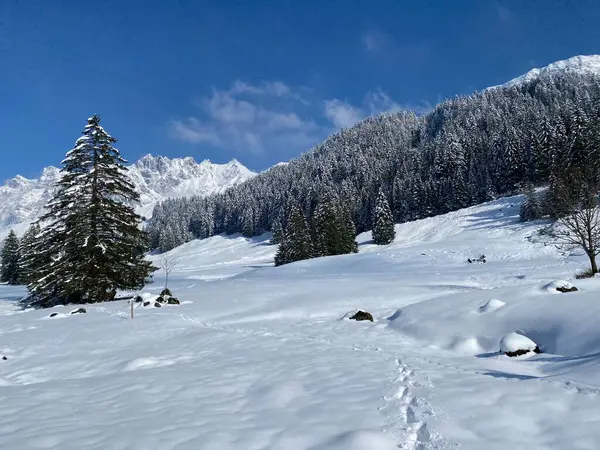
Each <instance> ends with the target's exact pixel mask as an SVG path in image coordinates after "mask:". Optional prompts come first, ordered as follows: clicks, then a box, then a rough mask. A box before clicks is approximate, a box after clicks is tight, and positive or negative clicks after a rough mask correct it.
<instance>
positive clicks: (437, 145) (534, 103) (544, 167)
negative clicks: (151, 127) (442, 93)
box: [148, 73, 600, 250]
mask: <svg viewBox="0 0 600 450" xmlns="http://www.w3.org/2000/svg"><path fill="white" fill-rule="evenodd" d="M599 151H600V79H599V78H597V77H594V76H593V75H590V74H572V73H565V74H556V75H553V76H551V77H546V78H540V79H535V80H532V81H529V82H527V83H523V84H521V85H518V86H511V87H498V88H493V89H488V90H486V91H484V92H480V93H476V94H473V95H470V96H467V97H459V98H456V99H451V100H447V101H444V102H443V103H440V104H439V105H438V106H436V107H435V108H434V109H433V110H432V111H431V112H430V113H429V114H427V115H425V116H422V117H417V116H416V115H414V114H413V113H411V112H396V113H384V114H380V115H377V116H374V117H370V118H368V119H366V120H364V121H363V122H361V123H359V124H357V125H356V126H354V127H352V128H349V129H344V130H342V131H340V132H338V133H336V134H334V135H332V136H331V137H329V138H328V139H327V140H326V141H324V142H323V143H322V144H319V145H317V146H316V147H315V148H314V149H312V150H311V151H309V152H307V153H305V154H304V155H302V156H300V157H299V158H297V159H295V160H292V161H290V163H289V164H287V165H279V166H276V167H273V168H272V169H270V170H268V171H266V172H264V173H262V174H261V175H259V176H257V177H255V178H253V179H251V180H249V181H247V182H245V183H243V184H241V185H239V186H237V187H234V188H232V189H229V190H228V191H226V192H224V193H222V194H218V195H213V196H210V197H207V198H199V197H193V198H187V199H173V200H167V201H165V202H163V203H160V204H158V205H157V206H156V207H155V210H154V213H153V216H152V220H151V222H150V224H149V226H148V231H149V232H150V237H151V245H152V246H153V247H155V248H159V249H161V250H169V249H171V248H173V247H176V246H178V245H180V244H182V243H184V242H186V241H188V240H191V239H193V238H205V237H208V236H211V235H213V234H218V233H223V232H225V233H234V232H241V233H243V234H245V235H247V236H253V235H258V234H261V233H263V232H265V231H271V230H273V229H278V228H280V227H282V226H285V223H286V221H287V215H288V214H289V211H290V210H291V208H292V205H294V204H296V203H297V204H299V205H300V206H301V207H302V209H303V212H304V214H305V215H306V216H309V217H310V216H311V215H312V213H313V211H314V209H315V207H316V204H317V202H318V200H319V199H320V198H323V196H325V194H328V195H330V196H332V197H333V198H337V200H338V201H339V202H340V203H341V204H343V205H344V207H345V208H347V209H348V210H349V211H350V212H351V214H352V216H353V219H354V224H355V226H356V230H357V232H361V231H364V230H367V229H370V228H371V226H372V220H373V209H374V207H375V201H376V198H377V194H378V191H379V189H380V188H381V189H383V192H384V193H385V195H386V196H387V198H388V200H389V204H390V206H391V208H392V211H393V216H394V220H395V221H396V222H405V221H410V220H415V219H420V218H424V217H428V216H433V215H437V214H443V213H446V212H448V211H452V210H456V209H459V208H462V207H465V206H469V205H473V204H477V203H480V202H483V201H486V200H490V199H492V198H494V197H496V196H502V195H508V194H513V193H515V192H516V191H517V190H519V189H520V185H521V184H522V183H523V182H532V183H534V184H536V185H540V184H544V183H548V182H549V181H550V180H551V179H552V178H553V177H555V176H560V173H561V172H562V171H564V170H565V169H566V168H568V167H569V166H572V165H577V166H581V165H588V166H594V167H595V166H597V165H598V164H599V162H600V155H599V154H598V152H599Z"/></svg>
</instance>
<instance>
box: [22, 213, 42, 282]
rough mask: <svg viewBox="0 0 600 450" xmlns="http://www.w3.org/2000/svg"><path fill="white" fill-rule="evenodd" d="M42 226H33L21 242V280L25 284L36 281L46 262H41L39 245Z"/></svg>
mask: <svg viewBox="0 0 600 450" xmlns="http://www.w3.org/2000/svg"><path fill="white" fill-rule="evenodd" d="M40 232H41V230H40V226H39V225H38V224H36V223H34V224H32V225H31V226H30V227H29V228H28V230H27V231H26V232H25V234H24V235H23V237H22V238H21V242H20V247H19V248H20V254H21V255H20V256H21V258H20V260H19V279H20V280H21V282H22V283H23V284H29V283H32V282H33V281H35V277H36V274H37V273H38V269H39V268H41V267H43V265H44V264H45V262H43V261H41V260H40V257H39V256H40V249H39V248H38V245H37V239H38V235H39V234H40Z"/></svg>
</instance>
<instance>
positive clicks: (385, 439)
mask: <svg viewBox="0 0 600 450" xmlns="http://www.w3.org/2000/svg"><path fill="white" fill-rule="evenodd" d="M519 202H520V198H519V197H513V198H507V199H501V200H497V201H494V202H490V203H487V204H484V205H480V206H476V207H472V208H468V209H465V210H461V211H457V212H454V213H450V214H447V215H444V216H439V217H434V218H430V219H425V220H420V221H415V222H411V223H406V224H402V225H398V226H397V227H396V230H397V233H398V234H397V238H396V240H395V242H393V243H392V244H390V245H388V246H383V247H378V246H375V245H373V244H372V243H370V234H369V233H364V234H362V235H360V236H359V243H360V253H359V254H357V255H343V256H336V257H328V258H320V259H315V260H310V261H302V262H299V263H295V264H290V265H287V266H283V267H278V268H274V267H272V263H271V261H272V257H273V255H274V252H275V247H273V246H270V245H268V241H267V240H268V236H263V237H262V238H258V239H245V238H243V237H240V236H214V237H212V238H209V239H205V240H202V241H194V242H190V243H188V244H185V245H183V246H181V247H179V248H177V249H174V250H173V251H172V252H171V254H172V256H175V257H177V258H178V260H179V264H178V266H177V268H176V269H175V271H174V273H173V274H171V281H170V287H171V288H172V290H173V291H174V293H175V295H177V296H178V297H179V298H180V300H182V301H183V304H182V305H181V306H165V307H163V308H160V309H157V308H137V309H136V318H135V319H134V320H133V321H131V320H129V318H128V306H127V304H126V303H125V302H113V303H110V304H102V305H90V306H88V307H87V309H88V313H87V314H85V315H76V316H69V315H64V316H62V315H59V316H57V318H48V314H49V313H50V312H51V311H25V312H21V311H18V310H16V309H15V307H14V305H13V304H12V302H11V299H15V298H18V297H19V296H20V295H22V294H23V291H22V290H21V289H20V288H10V287H6V286H4V287H3V286H0V299H5V300H6V301H3V302H2V301H0V354H2V355H6V356H7V358H8V359H7V360H5V361H3V360H1V358H0V404H1V405H2V408H0V448H27V449H42V448H44V449H80V448H85V449H107V448H111V449H112V448H114V449H117V448H120V449H144V450H152V449H161V450H162V449H179V450H181V449H199V448H201V449H219V450H229V449H240V448H243V449H247V450H259V449H260V450H263V449H264V450H266V449H273V450H275V449H277V450H317V449H319V450H333V449H334V450H338V449H339V450H342V449H343V450H386V449H390V450H391V449H394V448H402V449H410V450H415V449H421V450H424V449H446V448H447V449H453V448H457V447H458V448H464V449H484V448H485V449H507V450H508V449H594V448H598V446H597V443H598V442H599V441H600V375H599V374H600V371H599V370H598V366H599V364H600V356H599V355H600V334H598V326H597V318H598V317H599V316H600V302H598V295H599V293H600V280H599V279H593V280H584V281H582V280H573V279H572V274H573V273H574V272H576V271H578V270H580V269H581V266H580V263H581V261H582V260H581V259H580V257H579V256H572V257H567V256H565V255H562V254H560V253H559V252H558V251H557V250H556V249H555V248H554V247H553V246H550V245H546V246H545V245H544V244H543V243H532V242H531V241H530V240H529V239H528V237H529V236H531V235H532V233H534V231H535V230H536V228H538V227H539V226H540V225H539V224H521V223H519V222H518V209H519ZM482 253H483V254H485V255H486V261H487V262H486V263H485V264H469V263H468V262H467V258H476V257H478V256H479V255H480V254H482ZM153 258H154V259H155V260H159V259H160V256H158V255H157V256H153ZM162 278H163V275H162V274H161V273H160V272H159V273H157V275H156V277H155V283H154V284H151V285H149V286H148V287H147V288H146V291H148V292H154V293H156V292H158V291H159V290H160V289H161V288H162ZM555 280H568V281H570V282H571V283H573V284H575V285H576V286H577V287H578V288H579V289H580V290H579V291H578V292H574V293H569V294H555V293H552V292H550V291H549V290H548V289H549V288H547V286H548V284H549V283H551V282H553V281H555ZM358 308H361V309H365V310H367V311H369V312H371V313H372V314H373V315H374V317H375V322H374V323H371V322H360V323H357V322H354V321H350V320H342V317H344V316H345V315H346V313H347V312H348V311H350V310H354V309H358ZM70 310H71V308H69V307H62V308H55V309H54V311H56V312H61V313H68V312H69V311H70ZM511 332H517V333H519V334H521V335H524V336H527V337H529V338H530V339H532V340H533V341H535V342H536V344H538V345H539V346H540V348H541V349H542V351H543V352H544V353H542V354H540V355H533V356H532V355H524V356H520V357H517V358H508V357H506V356H504V355H501V354H500V353H499V352H498V351H499V349H500V340H501V339H502V337H503V336H505V335H507V334H508V333H511Z"/></svg>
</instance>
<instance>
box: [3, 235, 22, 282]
mask: <svg viewBox="0 0 600 450" xmlns="http://www.w3.org/2000/svg"><path fill="white" fill-rule="evenodd" d="M19 261H20V251H19V238H18V237H17V235H16V233H15V232H14V231H13V230H10V232H9V233H8V236H7V237H6V239H5V240H4V244H3V246H2V252H0V282H2V283H8V284H18V283H19Z"/></svg>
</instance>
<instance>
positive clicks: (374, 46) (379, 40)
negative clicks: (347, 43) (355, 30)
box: [361, 30, 390, 53]
mask: <svg viewBox="0 0 600 450" xmlns="http://www.w3.org/2000/svg"><path fill="white" fill-rule="evenodd" d="M361 42H362V45H363V47H364V48H365V50H367V51H368V52H372V53H375V52H379V51H381V50H383V49H384V48H385V47H387V46H388V45H389V43H390V39H389V38H388V37H387V35H386V34H384V33H382V32H381V31H379V30H367V31H364V32H363V33H362V35H361Z"/></svg>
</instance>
